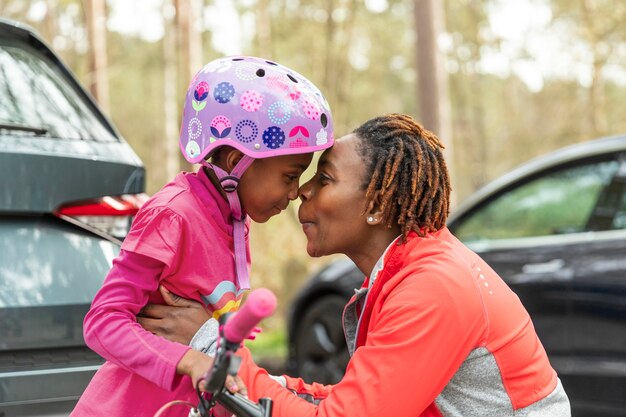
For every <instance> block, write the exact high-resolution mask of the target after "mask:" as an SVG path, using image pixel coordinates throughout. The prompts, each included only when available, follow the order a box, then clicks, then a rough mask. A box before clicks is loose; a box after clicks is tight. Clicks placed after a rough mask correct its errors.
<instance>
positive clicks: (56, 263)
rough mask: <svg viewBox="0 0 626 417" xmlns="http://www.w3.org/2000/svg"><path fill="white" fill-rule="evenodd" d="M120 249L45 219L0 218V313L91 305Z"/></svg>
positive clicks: (58, 222)
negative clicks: (13, 309) (17, 308)
mask: <svg viewBox="0 0 626 417" xmlns="http://www.w3.org/2000/svg"><path fill="white" fill-rule="evenodd" d="M118 253H119V246H118V245H116V244H114V243H112V242H109V241H108V240H105V239H101V238H99V237H98V236H96V235H93V234H91V233H88V232H86V231H84V230H81V229H79V228H76V227H73V226H67V225H65V224H63V223H62V222H60V221H58V220H56V219H52V218H48V217H41V218H40V217H10V216H4V217H0V314H1V310H2V309H4V308H8V307H31V306H36V307H44V306H68V305H77V304H85V305H88V304H90V303H91V300H92V299H93V296H94V295H95V293H96V291H97V290H98V289H99V288H100V286H101V285H102V280H103V279H104V277H105V276H106V274H107V272H108V270H109V268H110V267H111V264H112V261H113V258H115V257H116V256H117V254H118Z"/></svg>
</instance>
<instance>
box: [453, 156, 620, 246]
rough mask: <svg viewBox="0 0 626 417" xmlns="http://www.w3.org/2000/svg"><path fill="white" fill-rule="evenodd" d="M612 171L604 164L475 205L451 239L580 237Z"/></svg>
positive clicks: (542, 180) (570, 170)
mask: <svg viewBox="0 0 626 417" xmlns="http://www.w3.org/2000/svg"><path fill="white" fill-rule="evenodd" d="M618 168H619V164H618V162H616V161H605V162H599V163H593V164H586V165H582V166H576V167H573V168H566V169H561V170H559V171H556V172H551V173H547V174H545V175H542V176H540V177H538V178H535V179H533V180H531V181H529V182H525V183H523V184H521V185H518V186H516V187H514V188H513V189H511V190H509V191H507V192H504V193H502V194H500V195H498V196H497V197H496V198H495V199H493V200H492V201H490V202H489V203H487V204H486V205H483V206H481V207H480V208H479V209H478V210H477V211H475V212H474V213H473V214H470V215H469V216H468V217H466V218H465V219H464V220H461V222H460V223H459V224H458V225H457V226H456V227H455V229H454V232H455V235H456V236H458V237H459V239H461V240H463V241H476V240H485V239H511V238H521V237H536V236H549V235H554V234H565V233H577V232H582V231H584V230H585V226H586V225H587V221H588V218H589V216H590V214H591V212H592V210H593V209H594V207H595V204H596V201H597V199H598V196H599V195H600V193H601V192H602V190H603V189H604V187H605V186H606V185H607V184H609V183H610V181H611V179H612V178H613V176H614V175H615V174H616V172H617V170H618Z"/></svg>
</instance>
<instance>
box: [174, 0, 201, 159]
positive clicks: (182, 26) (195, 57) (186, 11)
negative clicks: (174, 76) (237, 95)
mask: <svg viewBox="0 0 626 417" xmlns="http://www.w3.org/2000/svg"><path fill="white" fill-rule="evenodd" d="M174 4H175V6H176V24H177V26H178V37H177V40H178V48H177V49H178V50H179V51H180V62H181V67H180V68H181V70H180V72H179V74H180V80H179V81H180V82H179V83H178V84H177V85H180V86H181V88H180V91H181V93H182V95H179V97H181V100H179V101H178V102H179V103H182V102H183V99H184V94H185V93H186V91H187V88H188V87H189V83H190V82H191V80H192V79H193V76H194V75H195V74H196V72H198V71H199V70H200V68H201V66H202V64H203V61H202V34H201V33H200V30H199V28H198V27H197V19H196V13H195V7H194V4H195V0H175V3H174ZM181 110H182V109H181ZM181 116H182V115H181ZM180 119H181V117H179V120H180ZM179 160H180V167H181V169H183V170H189V169H190V168H191V166H190V165H189V163H187V161H186V160H185V159H184V157H183V156H182V154H181V156H180V158H179Z"/></svg>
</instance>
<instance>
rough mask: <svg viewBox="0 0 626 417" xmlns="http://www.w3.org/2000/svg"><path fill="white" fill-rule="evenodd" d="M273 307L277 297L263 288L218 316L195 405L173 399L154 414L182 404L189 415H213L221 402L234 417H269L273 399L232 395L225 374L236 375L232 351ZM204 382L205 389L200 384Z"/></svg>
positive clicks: (236, 363)
mask: <svg viewBox="0 0 626 417" xmlns="http://www.w3.org/2000/svg"><path fill="white" fill-rule="evenodd" d="M275 308H276V296H274V294H273V293H272V292H271V291H270V290H268V289H265V288H259V289H256V290H254V291H252V292H251V293H250V295H248V298H247V300H246V302H245V303H244V305H243V306H242V308H241V309H240V310H239V311H238V312H236V313H232V314H230V313H228V314H224V315H223V316H222V317H220V335H219V340H218V347H217V352H216V354H215V359H214V361H213V366H212V367H211V369H209V370H208V371H207V373H206V375H205V377H204V378H202V379H200V381H198V384H197V385H196V393H197V394H198V405H197V406H194V405H193V404H191V403H189V402H186V401H176V402H172V403H168V404H166V405H165V406H163V407H161V409H160V410H159V411H157V413H156V414H155V415H154V417H159V415H160V413H161V412H163V411H164V410H165V409H166V407H168V406H170V405H171V404H185V405H187V406H189V407H190V408H191V410H190V412H189V416H188V417H212V416H213V414H212V411H211V410H212V409H213V407H215V405H216V404H220V405H221V406H223V407H224V408H226V409H227V410H228V411H229V412H231V413H233V414H234V415H235V416H237V417H271V415H272V400H271V399H270V398H261V399H259V402H258V403H255V402H253V401H250V400H249V399H247V398H246V397H244V396H242V395H241V394H233V393H231V392H230V391H228V390H227V389H226V387H225V383H226V377H227V376H228V375H232V376H235V375H237V372H238V371H239V367H240V365H241V358H240V357H239V356H236V355H235V352H236V351H237V350H238V349H239V347H240V346H241V343H242V342H243V341H244V339H246V338H248V337H249V335H250V334H251V333H253V332H254V330H255V328H256V326H257V324H258V323H259V322H260V321H261V320H262V319H264V318H266V317H268V316H270V315H271V314H272V313H273V312H274V309H275ZM202 383H204V392H202V390H201V389H200V384H202Z"/></svg>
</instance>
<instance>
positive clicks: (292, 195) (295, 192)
mask: <svg viewBox="0 0 626 417" xmlns="http://www.w3.org/2000/svg"><path fill="white" fill-rule="evenodd" d="M298 192H299V189H298V184H297V183H296V184H295V185H294V186H293V187H291V189H290V190H289V194H287V198H288V199H289V201H293V200H295V199H296V198H298Z"/></svg>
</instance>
